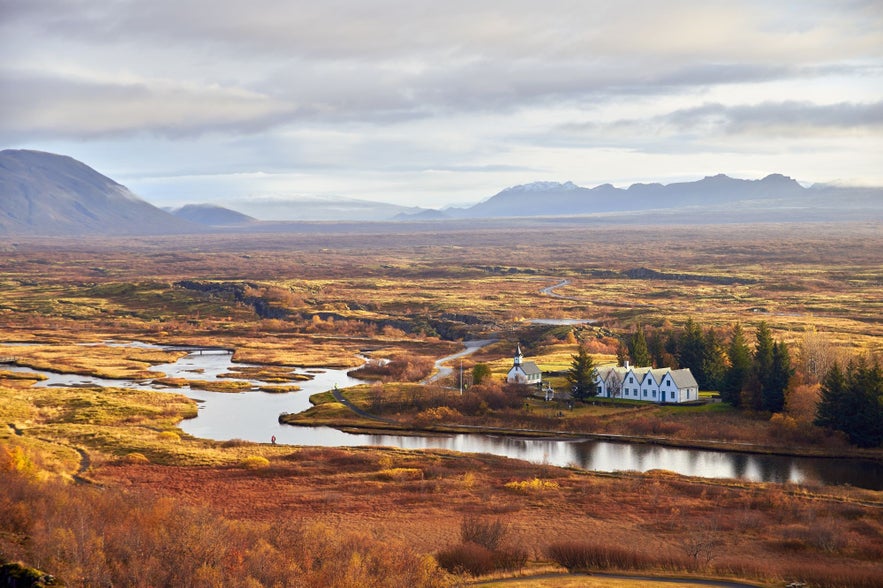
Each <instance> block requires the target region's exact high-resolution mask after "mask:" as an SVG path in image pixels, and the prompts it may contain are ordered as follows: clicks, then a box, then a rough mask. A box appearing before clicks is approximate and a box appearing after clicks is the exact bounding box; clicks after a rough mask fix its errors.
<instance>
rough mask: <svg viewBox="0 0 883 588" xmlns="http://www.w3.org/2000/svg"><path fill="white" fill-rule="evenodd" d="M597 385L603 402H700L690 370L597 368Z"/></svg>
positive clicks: (626, 366) (627, 365)
mask: <svg viewBox="0 0 883 588" xmlns="http://www.w3.org/2000/svg"><path fill="white" fill-rule="evenodd" d="M510 373H511V372H510ZM595 384H596V385H597V394H596V395H597V396H598V397H600V398H625V399H626V400H641V401H644V402H658V403H662V402H666V403H672V404H673V403H680V402H695V401H697V400H699V384H697V383H696V379H695V378H694V377H693V373H692V372H691V371H690V370H689V368H685V369H680V370H673V369H671V368H659V369H653V368H649V367H631V366H629V363H628V362H625V365H624V366H603V367H599V368H595Z"/></svg>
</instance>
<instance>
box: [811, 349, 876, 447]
mask: <svg viewBox="0 0 883 588" xmlns="http://www.w3.org/2000/svg"><path fill="white" fill-rule="evenodd" d="M815 424H817V425H819V426H822V427H827V428H829V429H834V430H837V431H842V432H843V433H845V434H846V436H847V437H849V441H850V442H851V443H853V444H855V445H858V446H859V447H879V446H881V445H883V370H881V369H880V364H879V363H877V362H876V361H875V362H873V363H870V362H868V361H867V360H865V359H864V358H860V359H856V360H853V361H851V362H849V364H847V366H846V369H845V370H844V369H841V368H840V366H839V365H837V364H836V363H835V364H834V366H833V367H832V368H831V369H830V370H829V371H828V374H827V375H826V376H825V379H824V380H823V381H822V386H821V397H820V399H819V404H818V406H817V408H816V419H815Z"/></svg>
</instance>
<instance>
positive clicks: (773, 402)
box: [761, 341, 794, 412]
mask: <svg viewBox="0 0 883 588" xmlns="http://www.w3.org/2000/svg"><path fill="white" fill-rule="evenodd" d="M792 375H794V370H793V369H791V357H790V355H789V354H788V347H787V346H786V345H785V343H784V342H783V341H779V342H778V343H776V344H775V345H774V346H773V362H772V366H771V367H770V376H769V378H768V380H767V383H766V386H764V387H763V390H762V392H761V403H762V408H763V410H766V411H769V412H782V410H783V409H784V408H785V390H786V389H787V388H788V381H789V380H790V379H791V376H792Z"/></svg>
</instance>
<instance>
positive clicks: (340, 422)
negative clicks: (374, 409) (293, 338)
mask: <svg viewBox="0 0 883 588" xmlns="http://www.w3.org/2000/svg"><path fill="white" fill-rule="evenodd" d="M349 396H352V397H353V398H352V399H350V398H349ZM366 400H367V399H366V396H365V391H364V390H363V389H362V388H361V387H357V388H354V389H348V390H338V391H336V392H334V393H332V392H326V393H320V394H314V395H312V396H310V403H311V404H312V405H313V406H312V407H311V408H309V409H308V410H306V411H303V412H300V413H297V414H283V415H280V417H279V422H280V423H284V424H288V425H296V426H308V427H315V426H322V427H332V428H335V429H338V430H341V431H346V432H350V433H383V432H390V433H395V434H400V435H401V434H404V435H416V436H420V435H424V436H425V435H437V434H461V433H471V434H476V435H495V436H505V437H513V438H529V439H543V440H571V441H572V440H598V441H610V442H617V443H633V444H643V445H658V446H662V447H674V448H681V449H697V450H706V451H719V452H738V453H745V454H755V455H770V456H782V457H813V458H830V459H862V460H869V461H874V462H879V463H883V450H879V449H862V448H858V447H849V446H842V445H838V446H836V447H817V446H800V445H791V446H784V445H767V444H760V443H749V442H741V441H732V440H713V439H695V438H693V439H679V438H673V437H666V436H658V435H636V434H628V433H609V432H595V431H588V430H577V431H574V430H561V429H547V428H524V427H517V426H505V425H504V426H495V425H488V424H464V423H440V422H435V423H431V424H428V423H420V422H419V420H416V421H415V419H414V415H410V414H405V415H401V414H400V415H398V417H399V418H400V419H401V420H396V418H393V417H392V416H389V415H387V414H384V413H381V414H373V413H371V412H370V406H369V403H368V402H367V401H366ZM519 418H523V415H519Z"/></svg>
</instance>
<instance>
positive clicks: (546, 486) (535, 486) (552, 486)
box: [506, 478, 558, 493]
mask: <svg viewBox="0 0 883 588" xmlns="http://www.w3.org/2000/svg"><path fill="white" fill-rule="evenodd" d="M506 488H509V489H510V490H515V491H517V492H525V493H528V492H542V491H544V490H557V489H558V482H555V481H553V480H540V479H539V478H534V479H533V480H524V481H522V482H518V481H513V482H508V483H507V484H506Z"/></svg>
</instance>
